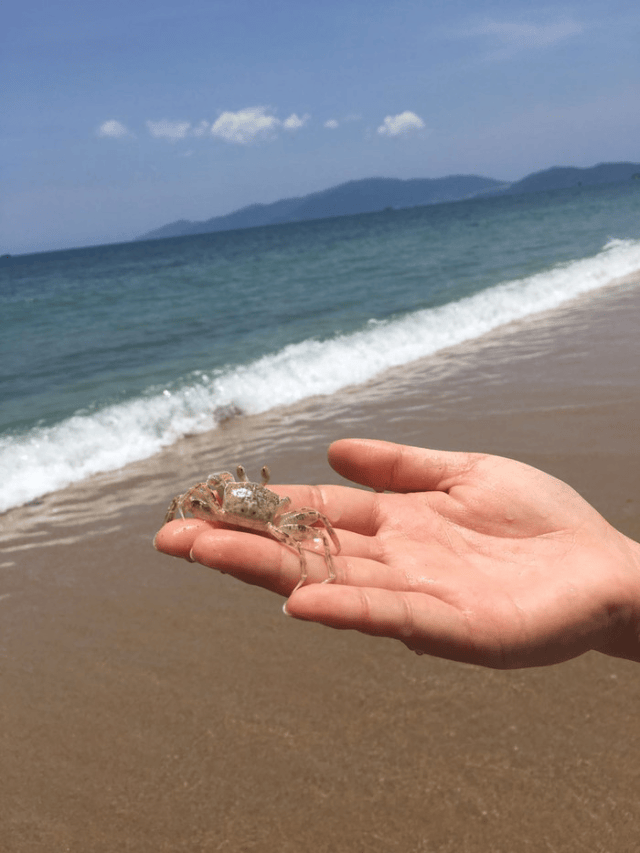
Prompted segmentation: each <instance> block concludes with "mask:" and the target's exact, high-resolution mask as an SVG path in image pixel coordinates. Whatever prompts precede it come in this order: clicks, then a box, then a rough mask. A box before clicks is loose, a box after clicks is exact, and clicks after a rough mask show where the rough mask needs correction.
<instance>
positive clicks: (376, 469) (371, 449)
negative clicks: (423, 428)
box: [329, 438, 484, 492]
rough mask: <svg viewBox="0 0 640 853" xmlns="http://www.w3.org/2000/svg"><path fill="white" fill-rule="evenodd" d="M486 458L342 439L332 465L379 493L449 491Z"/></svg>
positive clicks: (332, 455) (333, 451) (333, 450)
mask: <svg viewBox="0 0 640 853" xmlns="http://www.w3.org/2000/svg"><path fill="white" fill-rule="evenodd" d="M483 458H484V457H483V456H482V455H481V454H477V453H454V452H449V451H444V450H429V449H426V448H422V447H411V446H410V445H406V444H394V443H393V442H389V441H374V440H370V439H353V438H349V439H341V440H339V441H335V442H334V443H333V444H332V445H331V446H330V447H329V463H330V464H331V466H332V467H333V468H334V469H335V470H336V471H337V472H338V473H339V474H341V475H342V476H343V477H346V478H347V479H349V480H351V481H352V482H354V483H361V484H362V485H365V486H370V487H371V488H373V489H375V490H376V491H386V490H388V491H393V492H418V491H445V492H446V491H448V490H449V489H450V488H451V487H452V486H454V485H456V484H458V483H460V482H461V480H462V479H464V478H465V476H466V475H467V474H469V473H470V472H471V471H472V470H473V468H474V467H475V466H476V465H477V464H478V462H479V461H480V460H481V459H483Z"/></svg>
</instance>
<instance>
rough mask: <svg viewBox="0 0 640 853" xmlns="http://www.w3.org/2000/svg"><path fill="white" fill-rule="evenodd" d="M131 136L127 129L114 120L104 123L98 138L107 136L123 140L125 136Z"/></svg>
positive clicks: (99, 130)
mask: <svg viewBox="0 0 640 853" xmlns="http://www.w3.org/2000/svg"><path fill="white" fill-rule="evenodd" d="M129 135H130V134H129V131H128V130H127V128H126V127H125V126H124V125H123V124H122V123H121V122H119V121H116V119H114V118H112V119H110V120H109V121H105V122H103V123H102V124H101V125H100V127H99V128H98V136H107V137H110V138H111V139H122V137H123V136H129Z"/></svg>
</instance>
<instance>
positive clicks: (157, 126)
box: [146, 118, 191, 142]
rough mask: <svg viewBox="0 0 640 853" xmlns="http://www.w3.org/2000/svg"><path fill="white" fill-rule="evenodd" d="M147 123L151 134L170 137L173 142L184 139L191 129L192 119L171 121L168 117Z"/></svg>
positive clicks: (164, 137) (165, 137) (161, 137)
mask: <svg viewBox="0 0 640 853" xmlns="http://www.w3.org/2000/svg"><path fill="white" fill-rule="evenodd" d="M146 124H147V127H148V128H149V133H150V134H151V136H155V137H157V138H158V139H169V140H171V142H175V141H176V140H177V139H184V138H185V136H187V134H188V133H189V131H190V129H191V122H190V121H169V120H168V119H166V118H164V119H162V120H161V121H147V123H146Z"/></svg>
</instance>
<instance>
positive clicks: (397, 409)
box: [0, 277, 640, 853]
mask: <svg viewBox="0 0 640 853" xmlns="http://www.w3.org/2000/svg"><path fill="white" fill-rule="evenodd" d="M634 281H636V282H637V277H636V278H634ZM638 328H640V288H639V287H637V286H636V287H634V288H628V287H625V286H624V284H620V283H618V284H616V285H609V286H607V287H606V288H603V289H602V290H600V291H596V292H591V293H590V294H588V295H586V296H582V297H579V298H578V299H576V300H572V301H571V302H570V303H565V304H564V305H563V306H561V308H558V309H555V310H554V311H552V312H547V313H545V314H544V315H539V316H538V317H536V318H534V319H530V320H528V321H526V322H525V321H519V322H517V323H514V324H510V325H509V326H508V327H504V328H502V329H501V330H499V332H498V331H496V332H493V333H491V334H490V335H487V336H485V337H484V338H482V339H478V340H477V341H475V342H473V345H466V346H460V347H455V348H452V349H451V350H446V351H442V352H441V353H439V354H437V356H434V357H430V358H429V359H423V360H421V361H419V362H415V363H413V364H412V365H407V366H405V367H403V368H397V369H393V370H392V371H388V372H387V373H386V374H384V375H383V376H382V377H379V378H378V379H377V380H374V381H372V382H370V383H368V384H367V385H366V386H360V387H357V388H351V389H347V390H346V391H345V392H340V393H339V394H335V395H332V396H331V397H328V398H313V399H311V400H307V401H305V402H304V404H298V405H296V406H292V407H289V408H286V409H279V410H273V411H271V412H269V413H267V414H265V415H259V416H250V417H244V418H239V419H237V420H235V421H230V422H228V424H226V425H225V426H224V427H222V428H219V429H216V430H213V431H212V432H210V433H206V434H203V435H198V436H194V437H192V438H184V439H182V440H181V441H179V442H178V443H177V444H175V445H173V446H172V447H170V448H166V449H165V451H163V452H162V453H160V454H158V455H157V456H155V457H153V458H152V459H148V460H143V461H142V462H140V463H135V464H134V465H130V466H128V467H127V468H126V469H120V471H117V472H113V473H111V474H104V475H99V476H96V477H93V478H91V480H90V481H84V482H83V483H76V484H74V485H73V486H70V487H68V488H67V489H64V490H61V491H59V492H54V493H52V494H50V495H48V496H46V497H45V498H44V499H43V500H42V503H41V504H40V505H39V506H31V507H23V508H16V509H14V510H10V511H9V512H8V513H5V514H4V515H3V516H2V521H3V531H2V536H1V537H0V548H1V549H2V557H1V559H0V568H2V574H1V575H0V577H1V578H2V586H1V588H0V608H2V609H1V611H0V612H1V613H2V622H1V623H0V624H1V626H2V628H1V632H0V640H1V645H0V648H1V649H2V684H3V687H2V693H1V694H0V741H1V749H2V755H3V776H2V781H0V791H1V793H2V799H3V802H4V805H5V815H6V816H5V818H4V819H3V821H2V824H1V825H0V847H2V849H7V850H12V851H16V853H23V851H24V853H49V851H51V850H64V849H69V850H81V851H82V853H112V851H113V850H115V849H117V850H122V851H132V853H134V851H135V853H147V851H148V853H164V852H165V851H166V853H176V851H185V853H192V852H193V851H215V850H224V851H225V853H245V851H249V850H259V851H260V853H294V851H299V850H302V849H307V850H313V851H314V853H325V851H326V853H335V851H336V850H340V851H345V853H360V851H362V850H363V849H366V850H367V851H368V853H407V851H414V850H415V851H418V850H423V851H427V850H428V851H430V853H436V851H437V853H454V851H456V853H457V852H458V851H461V853H486V851H487V850H491V851H494V853H511V851H513V850H538V849H541V848H545V849H547V848H548V849H553V850H555V851H561V853H574V851H575V850H576V849H594V848H596V847H597V848H598V849H602V850H607V851H614V850H622V849H633V847H634V845H635V843H636V837H637V826H638V823H639V822H640V800H639V799H638V797H637V791H638V769H637V764H638V762H637V746H638V745H640V724H639V723H638V715H637V712H636V709H637V708H638V704H639V702H640V681H639V679H638V668H637V667H638V665H637V664H634V663H630V662H628V661H622V660H618V659H614V658H608V657H606V656H604V655H599V654H595V653H590V654H587V655H583V656H582V657H580V658H578V659H576V660H574V661H570V662H568V663H566V664H562V665H559V666H556V667H550V668H546V669H532V670H521V671H512V672H496V671H491V670H482V669H480V668H476V667H472V666H467V665H464V664H455V663H450V662H447V661H441V660H437V659H432V658H427V657H420V658H418V657H416V656H415V655H412V654H410V653H409V652H408V651H407V650H406V649H405V648H404V647H401V646H400V644H395V643H393V642H392V641H387V640H379V639H374V638H370V637H364V636H362V635H359V634H355V633H353V632H336V631H330V630H328V629H323V628H322V627H320V626H316V625H311V624H307V623H299V622H296V621H294V620H291V619H285V618H284V617H283V616H282V613H281V600H280V599H278V598H276V597H275V596H272V595H270V594H269V593H266V592H265V591H264V590H261V589H258V588H255V587H248V586H245V585H243V584H241V583H239V582H237V581H235V580H233V579H231V578H229V577H226V576H222V575H219V574H217V573H216V572H212V571H210V570H208V569H205V568H203V567H202V566H196V565H194V566H190V565H188V564H186V563H183V562H182V561H175V560H171V559H170V558H167V557H164V556H163V555H160V554H158V553H157V552H155V551H154V549H153V548H152V545H151V540H152V537H153V535H154V533H155V531H156V530H157V528H158V526H159V525H160V523H161V521H162V517H163V514H164V511H165V509H166V506H167V504H168V502H169V499H170V498H171V496H172V495H173V494H175V493H176V492H178V491H183V490H184V488H185V486H187V485H189V484H190V483H191V482H195V481H196V480H197V479H200V478H201V477H202V475H203V474H206V473H208V472H209V471H210V470H214V469H218V470H220V469H221V468H222V469H224V468H228V467H230V466H232V465H235V464H237V463H238V462H242V463H243V464H245V465H246V467H247V470H248V472H249V473H250V475H251V476H253V475H254V474H255V473H256V472H257V471H258V470H259V468H260V466H261V465H262V464H264V463H267V464H269V465H270V467H271V468H272V473H273V479H274V482H275V481H276V480H277V481H278V482H293V481H295V482H340V478H338V477H337V475H335V474H334V473H333V472H332V471H331V469H330V468H329V466H328V464H327V462H326V455H325V451H326V446H327V444H328V443H329V442H330V441H332V440H333V439H335V438H339V437H344V436H345V435H356V434H360V435H363V434H366V435H368V436H369V437H373V438H384V439H389V440H396V441H400V442H403V443H411V444H422V445H424V446H428V445H431V446H436V447H441V448H443V449H465V450H475V451H483V452H490V453H499V454H501V455H505V456H512V457H514V458H518V459H521V460H522V461H525V462H529V463H530V464H533V465H536V466H537V467H540V468H543V469H544V470H546V471H548V472H549V473H552V474H554V475H555V476H558V477H560V478H561V479H563V480H566V481H567V482H568V483H569V484H570V485H572V486H573V487H574V488H576V489H577V490H578V491H579V492H581V493H582V494H583V495H584V496H585V498H586V499H587V500H589V501H590V502H591V503H593V504H594V505H595V506H596V508H598V509H599V510H600V511H601V512H602V513H603V514H604V515H605V517H606V518H607V519H608V520H609V521H610V522H611V523H612V524H614V525H615V526H616V527H618V528H619V529H621V530H622V531H623V532H625V533H627V534H628V535H630V536H632V537H633V538H636V539H638V538H640V520H639V519H640V502H639V499H638V493H637V484H638V482H640V446H639V443H638V430H637V424H638V422H639V420H640V375H639V373H640V371H638V369H637V367H638V364H640V340H639V339H638V335H637V329H638Z"/></svg>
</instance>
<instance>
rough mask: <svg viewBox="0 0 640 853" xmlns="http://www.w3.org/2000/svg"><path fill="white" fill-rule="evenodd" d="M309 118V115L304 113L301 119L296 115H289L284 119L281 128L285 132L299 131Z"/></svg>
mask: <svg viewBox="0 0 640 853" xmlns="http://www.w3.org/2000/svg"><path fill="white" fill-rule="evenodd" d="M310 118H311V116H310V115H309V113H305V114H304V115H303V116H302V118H298V116H297V115H296V113H291V115H290V116H289V118H286V119H285V120H284V121H283V122H282V126H283V127H284V129H285V130H299V129H300V128H301V127H304V126H305V124H306V123H307V122H308V121H309V119H310Z"/></svg>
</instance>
